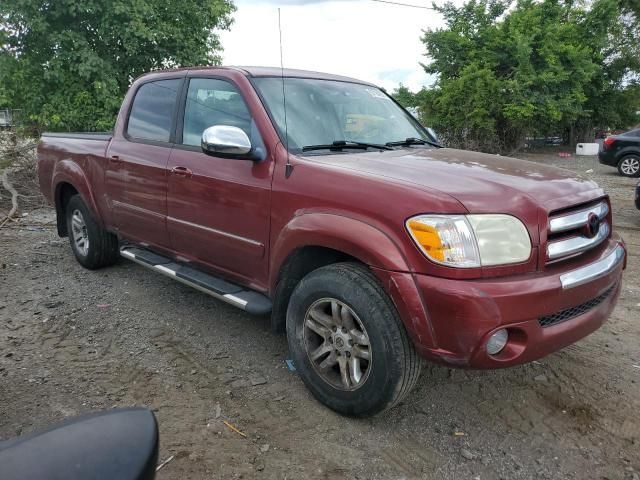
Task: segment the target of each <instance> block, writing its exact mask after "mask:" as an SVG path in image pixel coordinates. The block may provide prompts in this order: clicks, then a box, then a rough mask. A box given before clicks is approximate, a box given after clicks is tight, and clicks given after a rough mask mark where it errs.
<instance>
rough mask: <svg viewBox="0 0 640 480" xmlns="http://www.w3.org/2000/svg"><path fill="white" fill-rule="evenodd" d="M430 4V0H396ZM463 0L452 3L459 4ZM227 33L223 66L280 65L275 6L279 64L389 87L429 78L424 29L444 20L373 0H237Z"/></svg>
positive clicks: (415, 86)
mask: <svg viewBox="0 0 640 480" xmlns="http://www.w3.org/2000/svg"><path fill="white" fill-rule="evenodd" d="M397 1H399V2H402V3H410V4H413V5H423V6H430V5H431V1H428V2H427V1H425V0H397ZM461 2H462V0H455V2H454V3H456V4H460V3H461ZM235 4H236V7H237V10H236V12H235V14H234V23H233V24H232V25H231V29H230V31H224V32H221V33H220V37H221V40H222V46H223V47H224V51H223V54H222V57H223V64H224V65H260V66H275V67H279V66H280V49H279V41H278V7H280V15H281V24H282V45H283V62H284V66H285V68H300V69H304V70H315V71H320V72H327V73H334V74H338V75H346V76H349V77H355V78H358V79H360V80H365V81H369V82H372V83H374V84H377V85H379V86H381V87H384V88H386V89H387V90H389V91H392V90H394V89H395V88H396V87H397V86H398V85H399V84H400V83H402V84H404V85H405V86H407V87H409V88H410V89H411V90H413V91H418V90H419V89H420V88H421V87H422V86H423V85H429V84H431V83H433V80H434V79H433V77H432V76H430V75H427V74H426V73H425V72H424V70H423V68H422V67H421V66H420V62H423V63H425V62H428V59H427V58H426V57H425V56H424V54H425V49H424V45H423V44H422V42H421V41H420V37H421V36H422V31H423V30H424V29H427V28H437V27H440V26H442V25H443V21H442V16H441V15H439V14H438V13H436V12H434V11H433V10H426V9H422V8H410V7H403V6H399V5H391V4H386V3H379V2H374V1H373V0H331V1H323V0H235Z"/></svg>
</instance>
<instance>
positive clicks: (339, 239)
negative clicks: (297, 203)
mask: <svg viewBox="0 0 640 480" xmlns="http://www.w3.org/2000/svg"><path fill="white" fill-rule="evenodd" d="M308 246H315V247H326V248H331V249H333V250H337V251H339V252H342V253H345V254H347V255H350V256H352V257H354V258H357V259H358V260H360V261H361V262H362V263H365V264H367V265H369V266H370V267H377V268H381V269H385V270H394V271H404V272H407V271H409V268H408V266H407V262H406V260H405V258H404V256H403V255H402V253H401V250H400V247H399V246H398V245H397V243H396V242H394V241H393V239H392V238H391V237H389V236H388V235H387V234H386V233H384V232H383V231H382V230H380V229H378V228H376V227H374V226H372V225H370V224H368V223H366V222H363V221H362V220H357V219H354V218H351V217H346V216H344V215H339V214H334V213H304V214H301V215H298V216H296V217H294V218H293V219H292V220H291V221H290V222H289V223H288V224H287V225H285V227H284V228H283V229H282V230H281V232H280V235H279V236H278V239H277V240H276V242H275V244H274V246H273V250H272V255H271V258H272V260H271V265H270V269H269V272H270V275H269V276H270V279H269V285H270V287H271V289H272V291H273V288H274V287H275V285H276V283H277V281H278V278H279V275H280V270H281V268H282V266H283V265H284V264H285V262H286V260H287V258H288V257H289V255H290V254H291V253H293V252H295V251H296V250H298V249H299V248H303V247H308Z"/></svg>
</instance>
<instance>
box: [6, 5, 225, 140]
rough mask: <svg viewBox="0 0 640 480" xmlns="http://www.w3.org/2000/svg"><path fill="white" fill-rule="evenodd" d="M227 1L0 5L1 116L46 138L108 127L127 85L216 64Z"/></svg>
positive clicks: (110, 125)
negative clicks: (10, 114) (8, 111)
mask: <svg viewBox="0 0 640 480" xmlns="http://www.w3.org/2000/svg"><path fill="white" fill-rule="evenodd" d="M233 11H234V6H233V4H232V3H231V0H180V1H178V0H56V1H53V2H45V1H42V0H12V1H3V2H0V108H2V107H9V108H16V109H21V110H22V118H23V120H26V121H28V122H31V123H32V124H34V125H36V126H37V127H40V128H47V129H51V130H106V129H110V128H111V127H112V126H113V123H114V120H115V116H116V114H117V111H118V108H119V105H120V102H121V100H122V97H123V95H124V93H125V91H126V89H127V88H128V86H129V85H130V83H131V81H132V80H133V79H134V78H135V77H137V76H139V75H141V74H142V73H145V72H147V71H150V70H154V69H158V68H163V67H178V66H183V65H211V64H216V63H219V62H220V57H219V52H220V51H221V45H220V41H219V38H218V35H217V34H216V33H215V30H216V29H226V28H228V27H229V25H230V23H231V17H230V15H231V13H232V12H233Z"/></svg>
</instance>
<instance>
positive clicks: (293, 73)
mask: <svg viewBox="0 0 640 480" xmlns="http://www.w3.org/2000/svg"><path fill="white" fill-rule="evenodd" d="M185 70H188V71H192V72H199V71H202V72H209V71H211V70H236V71H239V72H242V73H243V74H244V75H246V76H247V77H280V76H284V77H287V78H313V79H318V80H335V81H341V82H350V83H361V84H363V85H371V86H375V85H373V84H372V83H369V82H365V81H362V80H358V79H356V78H351V77H345V76H343V75H334V74H331V73H322V72H314V71H311V70H298V69H294V68H285V69H281V68H280V67H258V66H197V67H183V68H172V69H166V70H155V71H153V72H149V73H146V74H145V75H142V77H144V76H146V75H150V74H158V73H171V72H179V71H185Z"/></svg>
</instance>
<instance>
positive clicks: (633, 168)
mask: <svg viewBox="0 0 640 480" xmlns="http://www.w3.org/2000/svg"><path fill="white" fill-rule="evenodd" d="M620 170H622V172H623V173H624V174H625V175H630V176H633V175H636V174H637V173H638V171H640V159H639V158H638V157H625V158H623V159H622V162H620Z"/></svg>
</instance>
